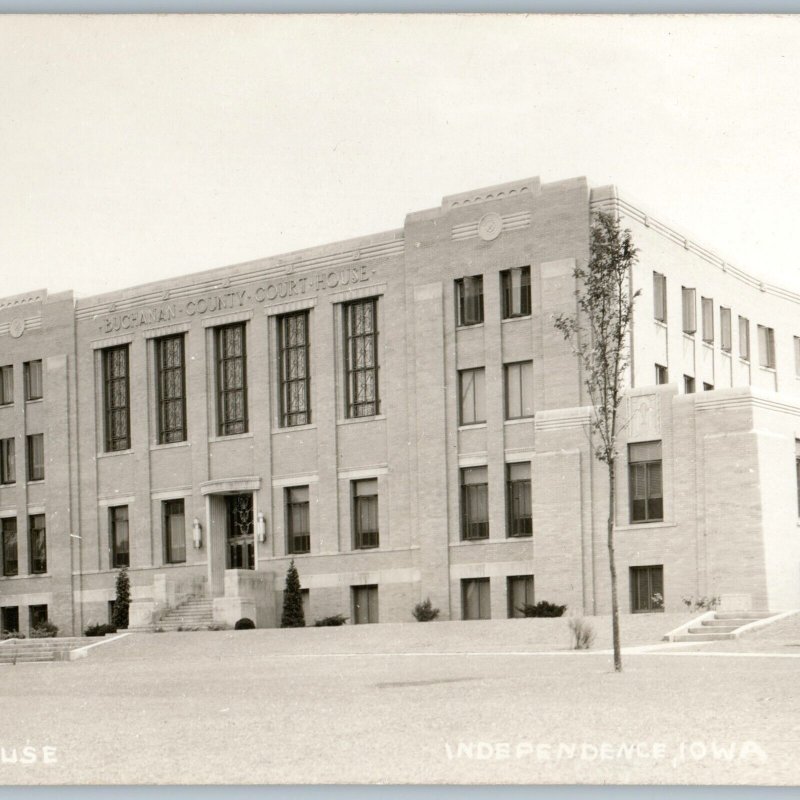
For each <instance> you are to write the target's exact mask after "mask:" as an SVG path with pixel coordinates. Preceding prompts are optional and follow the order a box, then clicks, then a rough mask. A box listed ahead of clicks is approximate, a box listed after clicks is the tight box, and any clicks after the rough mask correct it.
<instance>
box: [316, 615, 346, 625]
mask: <svg viewBox="0 0 800 800" xmlns="http://www.w3.org/2000/svg"><path fill="white" fill-rule="evenodd" d="M345 622H347V617H345V616H343V615H342V614H333V615H332V616H330V617H323V618H322V619H318V620H316V621H315V622H314V627H315V628H333V627H337V626H339V625H344V624H345Z"/></svg>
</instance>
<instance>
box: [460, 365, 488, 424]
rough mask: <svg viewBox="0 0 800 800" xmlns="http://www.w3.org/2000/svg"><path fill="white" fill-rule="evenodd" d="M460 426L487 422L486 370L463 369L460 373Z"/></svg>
mask: <svg viewBox="0 0 800 800" xmlns="http://www.w3.org/2000/svg"><path fill="white" fill-rule="evenodd" d="M458 395H459V419H458V424H459V425H474V424H475V423H479V422H486V370H484V368H483V367H478V368H477V369H462V370H460V371H459V373H458Z"/></svg>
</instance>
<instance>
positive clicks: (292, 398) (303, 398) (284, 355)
mask: <svg viewBox="0 0 800 800" xmlns="http://www.w3.org/2000/svg"><path fill="white" fill-rule="evenodd" d="M278 339H279V351H280V352H279V365H278V372H279V376H280V383H281V385H280V400H281V425H282V426H283V427H290V426H294V425H307V424H309V423H310V422H311V412H310V389H309V374H308V359H309V340H308V312H307V311H301V312H299V313H297V314H287V315H285V316H283V317H280V318H279V320H278ZM354 358H355V359H356V360H359V359H360V360H361V361H362V362H363V361H365V360H366V359H367V358H368V359H369V360H370V361H374V354H371V353H370V355H369V356H365V355H364V353H361V352H358V353H356V354H355V356H354ZM362 366H363V364H362Z"/></svg>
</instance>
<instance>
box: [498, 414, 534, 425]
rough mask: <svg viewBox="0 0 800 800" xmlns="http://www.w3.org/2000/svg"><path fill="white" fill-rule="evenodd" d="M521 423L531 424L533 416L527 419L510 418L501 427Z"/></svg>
mask: <svg viewBox="0 0 800 800" xmlns="http://www.w3.org/2000/svg"><path fill="white" fill-rule="evenodd" d="M522 422H533V414H531V415H530V416H529V417H512V418H511V419H507V420H505V422H503V425H519V424H520V423H522Z"/></svg>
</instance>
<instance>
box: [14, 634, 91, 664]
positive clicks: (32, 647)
mask: <svg viewBox="0 0 800 800" xmlns="http://www.w3.org/2000/svg"><path fill="white" fill-rule="evenodd" d="M96 641H97V639H96V638H94V639H93V638H87V637H79V636H74V637H70V636H64V637H59V638H54V639H5V640H4V641H2V642H0V664H19V663H29V662H34V661H69V660H70V652H71V651H73V650H78V649H80V648H81V647H86V645H88V644H91V643H92V642H96Z"/></svg>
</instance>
